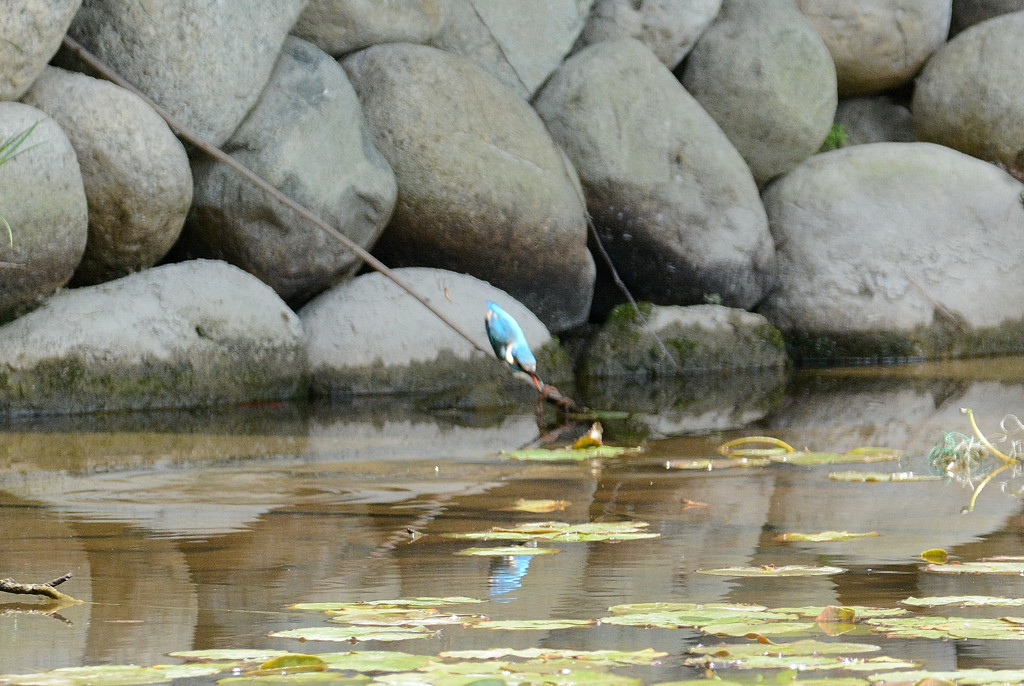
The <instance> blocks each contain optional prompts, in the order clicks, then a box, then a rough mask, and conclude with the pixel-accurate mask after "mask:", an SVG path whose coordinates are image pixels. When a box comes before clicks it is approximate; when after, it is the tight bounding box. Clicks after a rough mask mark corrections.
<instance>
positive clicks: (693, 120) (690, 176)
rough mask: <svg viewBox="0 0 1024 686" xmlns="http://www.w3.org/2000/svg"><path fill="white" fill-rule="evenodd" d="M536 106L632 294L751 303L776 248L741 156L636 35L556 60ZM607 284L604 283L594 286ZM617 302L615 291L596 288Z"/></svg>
mask: <svg viewBox="0 0 1024 686" xmlns="http://www.w3.org/2000/svg"><path fill="white" fill-rule="evenodd" d="M535 105H536V107H537V111H538V112H539V113H540V115H541V117H542V118H543V119H544V121H545V123H546V124H547V125H548V128H549V130H550V131H551V133H552V136H553V137H554V139H555V140H556V141H557V142H558V143H559V144H560V145H561V146H562V147H563V148H564V149H565V150H566V152H567V153H568V155H569V157H570V158H571V159H572V162H573V164H574V165H575V167H576V169H577V171H578V172H579V175H580V179H581V181H582V182H583V188H584V191H585V193H586V198H587V208H588V209H589V210H590V213H591V214H592V215H593V218H594V222H595V224H596V226H597V230H598V233H599V234H600V236H601V238H602V240H603V242H604V247H605V248H606V249H607V251H608V253H609V254H610V256H611V258H612V261H613V262H614V263H615V265H616V267H617V269H618V272H619V274H620V275H621V277H622V279H623V281H624V282H625V283H626V285H627V286H628V287H629V289H630V290H631V291H632V293H633V295H634V296H635V297H636V298H637V299H640V300H648V301H651V302H654V303H657V304H663V305H684V304H698V303H703V302H705V301H706V298H709V297H715V298H719V299H720V300H721V302H722V303H723V304H725V305H728V306H731V307H739V308H748V307H752V306H753V305H754V304H755V303H757V302H758V301H759V300H760V299H761V298H762V297H764V294H765V292H766V291H767V290H768V288H769V287H770V286H771V284H772V282H773V279H774V268H775V256H774V250H773V244H772V238H771V235H770V234H769V233H768V222H767V219H766V217H765V214H764V207H763V206H762V205H761V200H760V198H759V197H758V191H757V186H756V184H755V183H754V179H753V178H752V177H751V175H750V170H749V169H748V168H747V166H746V164H745V163H744V161H743V158H742V157H741V156H740V154H739V153H738V152H736V148H734V147H733V145H732V143H730V142H729V140H728V138H726V136H725V134H724V133H723V132H722V130H721V129H720V128H719V127H718V125H717V124H716V123H715V122H714V120H712V119H711V117H710V116H708V114H707V112H705V111H704V110H703V109H702V108H701V106H700V105H699V104H697V102H696V100H694V99H693V97H692V96H691V95H690V94H689V93H687V92H686V90H685V89H684V88H683V87H682V86H681V85H680V83H679V82H678V81H677V80H676V79H675V77H673V76H672V73H671V72H670V71H669V70H668V69H667V68H665V66H664V65H663V64H662V63H661V62H659V61H658V58H657V57H655V56H654V53H652V52H651V51H650V50H649V49H648V48H647V47H645V46H644V45H643V44H642V43H640V42H638V41H635V40H632V39H624V40H617V41H605V42H603V43H597V44H595V45H592V46H590V47H588V48H586V49H584V50H582V51H580V52H579V53H577V54H576V55H575V56H573V57H571V58H570V59H568V60H566V62H565V63H563V64H562V66H561V67H560V68H559V70H558V71H557V72H555V74H554V75H553V76H552V77H551V80H550V81H549V82H548V83H547V84H546V85H545V86H544V88H543V89H542V90H541V92H540V93H539V94H538V96H537V100H536V102H535ZM606 285H607V282H605V286H606ZM598 297H600V298H601V299H603V300H604V302H603V303H602V302H600V301H598V302H595V309H597V308H602V309H605V310H606V309H607V308H608V307H609V306H608V304H607V301H611V302H612V303H614V302H621V301H622V296H621V294H619V293H617V292H611V290H610V289H608V290H606V291H603V292H602V291H599V293H598V295H597V296H595V300H597V299H598Z"/></svg>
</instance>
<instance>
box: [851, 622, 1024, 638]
mask: <svg viewBox="0 0 1024 686" xmlns="http://www.w3.org/2000/svg"><path fill="white" fill-rule="evenodd" d="M1008 619H1009V620H1010V621H1007V620H1008ZM865 621H866V623H867V624H870V625H871V627H872V630H873V631H876V632H878V633H881V634H884V635H885V636H888V637H897V638H949V639H957V638H972V639H992V640H1016V641H1020V640H1024V627H1022V626H1020V625H1019V624H1018V623H1017V622H1015V621H1013V620H1012V618H1001V619H989V618H978V617H929V616H916V617H904V618H895V619H891V618H878V619H868V620H865Z"/></svg>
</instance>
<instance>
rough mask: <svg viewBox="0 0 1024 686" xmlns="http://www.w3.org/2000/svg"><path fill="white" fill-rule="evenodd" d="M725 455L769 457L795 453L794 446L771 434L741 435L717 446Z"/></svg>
mask: <svg viewBox="0 0 1024 686" xmlns="http://www.w3.org/2000/svg"><path fill="white" fill-rule="evenodd" d="M718 452H719V453H721V454H722V455H725V456H726V457H769V456H772V455H785V454H789V453H795V452H796V448H794V447H793V446H791V445H790V444H789V443H786V442H785V441H783V440H780V439H778V438H775V437H773V436H743V437H742V438H734V439H733V440H731V441H726V442H725V443H723V444H722V445H720V446H718Z"/></svg>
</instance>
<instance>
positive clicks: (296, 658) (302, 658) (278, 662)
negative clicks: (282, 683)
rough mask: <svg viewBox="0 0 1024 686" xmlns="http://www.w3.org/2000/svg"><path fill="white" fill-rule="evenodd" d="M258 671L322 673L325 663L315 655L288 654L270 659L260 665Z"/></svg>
mask: <svg viewBox="0 0 1024 686" xmlns="http://www.w3.org/2000/svg"><path fill="white" fill-rule="evenodd" d="M259 669H260V671H261V672H262V671H288V672H323V671H325V670H326V669H327V663H326V662H324V661H323V660H322V659H321V658H319V657H317V656H316V655H304V654H302V653H288V654H287V655H278V656H277V657H272V658H270V659H269V660H267V661H266V662H263V663H261V664H260V667H259Z"/></svg>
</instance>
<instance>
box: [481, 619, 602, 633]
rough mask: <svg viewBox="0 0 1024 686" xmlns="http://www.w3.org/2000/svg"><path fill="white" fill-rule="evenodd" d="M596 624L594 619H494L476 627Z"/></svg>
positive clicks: (537, 628)
mask: <svg viewBox="0 0 1024 686" xmlns="http://www.w3.org/2000/svg"><path fill="white" fill-rule="evenodd" d="M581 626H594V620H592V619H494V620H486V621H483V622H477V623H476V624H474V625H473V628H475V629H504V630H506V631H547V630H550V629H575V628H578V627H581Z"/></svg>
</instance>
